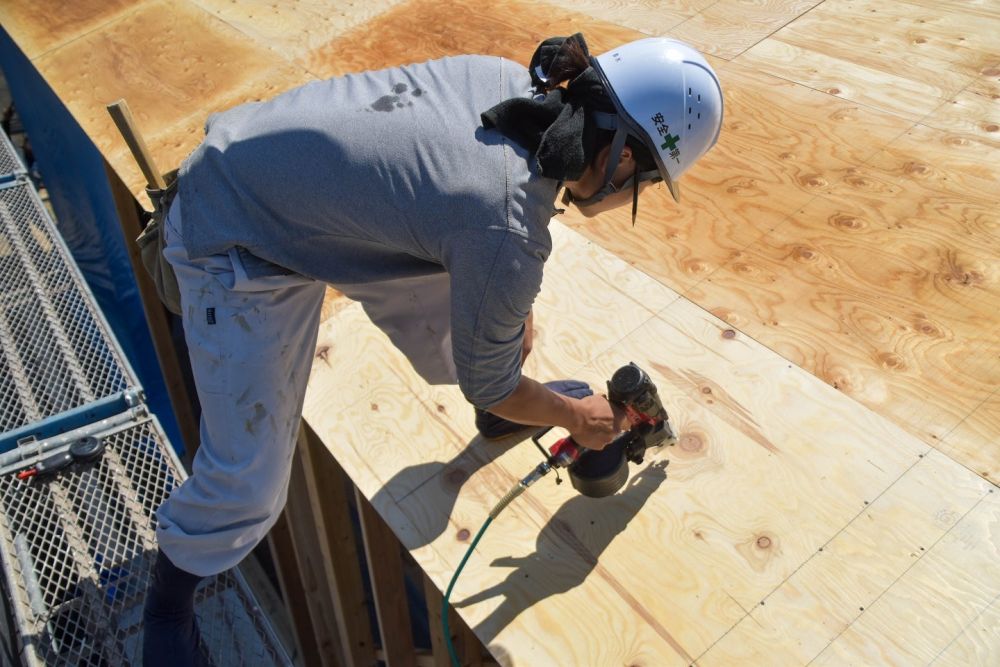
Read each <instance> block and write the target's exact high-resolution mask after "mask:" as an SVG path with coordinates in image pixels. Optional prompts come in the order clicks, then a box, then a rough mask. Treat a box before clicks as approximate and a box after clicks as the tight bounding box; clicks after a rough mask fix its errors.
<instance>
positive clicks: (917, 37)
mask: <svg viewBox="0 0 1000 667" xmlns="http://www.w3.org/2000/svg"><path fill="white" fill-rule="evenodd" d="M994 22H995V20H994V19H990V18H986V17H982V16H976V15H971V14H963V13H961V12H958V11H954V10H947V9H931V8H926V7H920V6H915V5H908V4H907V3H896V2H893V3H883V2H873V1H872V0H827V1H826V2H824V3H823V4H822V5H820V6H819V7H817V8H816V9H815V10H814V11H812V12H810V13H808V14H806V15H805V16H803V17H802V18H800V19H798V20H796V21H794V22H792V23H791V24H789V25H788V26H786V27H785V28H783V29H781V30H780V31H778V32H776V33H775V34H774V35H773V36H772V37H770V38H768V39H766V40H764V41H763V42H761V43H760V44H758V45H756V46H754V47H753V48H751V49H750V50H749V51H747V52H746V53H745V54H743V55H742V56H740V57H739V60H740V61H741V62H743V63H744V64H747V65H749V66H752V67H755V68H758V69H760V70H762V71H766V72H769V73H772V74H775V75H777V76H782V77H785V78H788V79H791V80H793V81H797V82H799V83H803V84H805V85H808V86H810V87H812V88H815V89H817V90H823V91H826V92H829V93H830V94H833V95H837V96H839V97H843V98H845V99H850V100H854V101H857V102H860V103H862V104H865V105H868V106H872V107H874V108H877V109H883V110H886V111H892V112H894V113H897V114H900V115H904V116H906V117H909V118H912V119H913V120H919V119H920V118H922V117H923V116H926V115H927V114H929V113H931V112H932V111H934V110H935V109H936V108H937V107H938V106H940V105H941V104H942V103H944V102H946V101H948V100H950V99H952V98H953V97H954V96H955V95H957V94H958V93H959V92H960V91H961V90H962V89H964V88H965V87H966V86H968V85H969V84H970V83H972V81H973V80H974V79H975V78H976V77H977V76H978V75H980V74H981V72H982V71H984V70H987V69H989V68H992V67H994V66H995V65H996V52H995V45H994V44H992V42H991V38H990V35H993V34H996V32H997V29H1000V25H996V26H995V25H993V23H994Z"/></svg>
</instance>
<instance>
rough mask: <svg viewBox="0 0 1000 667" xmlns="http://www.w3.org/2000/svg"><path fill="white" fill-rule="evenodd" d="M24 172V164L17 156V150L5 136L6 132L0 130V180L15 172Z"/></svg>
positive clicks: (11, 175)
mask: <svg viewBox="0 0 1000 667" xmlns="http://www.w3.org/2000/svg"><path fill="white" fill-rule="evenodd" d="M23 173H25V168H24V165H22V164H21V160H19V159H18V157H17V151H15V150H14V146H13V145H12V144H11V143H10V139H9V138H7V134H6V133H4V132H0V180H7V179H8V178H10V177H13V176H14V175H15V174H23Z"/></svg>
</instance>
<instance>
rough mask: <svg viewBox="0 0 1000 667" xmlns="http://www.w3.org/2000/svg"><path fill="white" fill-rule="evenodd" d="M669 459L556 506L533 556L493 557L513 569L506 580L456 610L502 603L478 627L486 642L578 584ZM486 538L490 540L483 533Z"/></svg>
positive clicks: (646, 497)
mask: <svg viewBox="0 0 1000 667" xmlns="http://www.w3.org/2000/svg"><path fill="white" fill-rule="evenodd" d="M667 463H668V461H667V460H662V461H656V462H653V463H651V464H649V465H647V466H646V467H645V468H643V469H642V470H640V471H639V473H638V474H636V475H635V476H634V477H632V479H630V480H629V482H628V483H627V484H626V485H625V486H624V487H623V488H622V490H621V491H619V492H618V493H617V494H615V495H614V496H609V497H607V498H588V497H586V496H576V497H574V498H572V499H571V500H569V501H568V502H566V503H565V504H564V505H563V506H562V507H560V508H559V509H558V510H557V511H556V513H555V514H554V515H553V516H552V518H551V519H550V520H549V522H548V523H547V524H546V525H545V527H544V528H543V529H542V532H541V533H539V535H538V538H537V540H536V542H535V551H534V553H531V554H528V555H526V556H517V557H515V556H506V557H503V558H497V559H495V560H494V561H493V562H492V563H491V565H492V566H493V567H510V568H514V569H513V570H511V572H510V573H509V574H508V575H507V578H506V579H505V580H504V581H502V582H500V583H498V584H496V585H494V586H491V587H490V588H487V589H486V590H483V591H480V592H479V593H476V594H475V595H471V596H469V597H467V598H465V599H464V600H460V601H457V602H453V603H452V605H453V606H454V607H467V606H469V605H473V604H477V603H479V602H483V601H485V600H489V599H490V598H494V597H497V596H502V597H503V601H502V602H501V603H500V605H499V606H498V607H497V608H496V609H494V610H493V612H492V613H491V614H490V615H489V616H487V617H486V618H485V619H484V620H483V621H482V622H481V623H479V624H478V625H477V626H476V628H475V632H476V634H477V635H478V636H479V637H480V639H482V640H483V641H484V642H486V643H488V642H489V641H490V640H492V639H493V638H494V637H496V636H497V635H498V634H499V633H500V631H501V630H503V629H504V628H505V627H507V625H508V624H509V623H510V622H511V621H512V620H514V618H516V617H517V616H518V614H520V613H521V612H523V611H524V610H525V609H528V608H529V607H531V606H532V605H534V604H537V603H538V602H541V601H542V600H544V599H546V598H548V597H551V596H553V595H559V594H561V593H565V592H566V591H569V590H572V589H573V588H576V587H577V586H579V585H580V584H582V583H583V582H584V581H585V580H586V579H587V577H588V576H590V573H591V572H593V571H594V568H596V567H597V563H598V560H599V559H600V557H601V554H602V553H604V550H605V549H607V548H608V545H610V544H611V542H612V541H613V540H614V539H615V537H616V536H618V535H619V534H620V533H622V532H623V531H624V530H625V528H626V526H628V524H629V522H630V521H631V520H632V519H633V518H634V517H635V516H636V514H638V512H639V510H640V509H641V508H642V506H643V505H645V504H646V501H647V500H649V498H650V496H652V495H653V493H655V492H656V490H657V489H658V488H659V487H660V485H661V484H662V483H663V482H664V481H665V480H666V479H667V471H666V467H667ZM484 539H486V540H488V539H489V533H487V535H486V537H485V538H484Z"/></svg>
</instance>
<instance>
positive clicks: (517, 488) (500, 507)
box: [441, 462, 552, 667]
mask: <svg viewBox="0 0 1000 667" xmlns="http://www.w3.org/2000/svg"><path fill="white" fill-rule="evenodd" d="M550 470H552V466H550V465H549V464H548V463H547V462H546V463H540V464H538V467H537V468H535V469H534V470H533V471H532V473H531V474H530V475H528V476H527V477H525V478H524V479H522V480H521V481H520V482H518V483H517V484H515V485H514V486H513V487H512V488H511V490H510V491H508V492H507V494H506V495H505V496H504V497H503V498H501V499H500V501H499V502H498V503H497V504H496V505H494V506H493V509H491V510H490V515H489V516H488V517H486V522H485V523H483V526H482V528H480V529H479V532H478V533H476V536H475V537H474V538H472V542H471V543H470V544H469V548H468V549H467V550H466V552H465V555H464V556H463V557H462V562H460V563H459V564H458V569H457V570H455V574H453V575H452V576H451V582H449V584H448V590H447V591H445V594H444V602H442V604H441V627H442V628H444V640H445V642H446V643H447V644H448V655H450V656H451V664H452V667H462V663H461V662H459V660H458V655H457V654H456V653H455V646H454V644H452V641H451V629H450V627H449V625H448V609H449V603H448V600H450V599H451V591H452V589H453V588H455V582H456V581H458V575H460V574H462V569H463V568H464V567H465V563H466V562H468V560H469V556H471V555H472V552H473V551H475V549H476V545H477V544H479V540H480V538H482V536H483V533H485V532H486V529H487V528H489V526H490V524H491V523H493V519H495V518H497V516H498V515H499V514H500V512H502V511H504V508H506V507H507V505H510V504H511V503H512V502H514V499H515V498H517V497H518V496H519V495H521V494H522V493H524V490H525V489H527V488H528V487H529V486H531V485H532V484H534V483H535V481H536V480H538V479H539V478H541V477H543V476H544V475H545V474H546V473H548V472H549V471H550Z"/></svg>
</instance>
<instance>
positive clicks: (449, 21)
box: [306, 0, 645, 77]
mask: <svg viewBox="0 0 1000 667" xmlns="http://www.w3.org/2000/svg"><path fill="white" fill-rule="evenodd" d="M414 26H420V29H419V30H417V29H414ZM569 32H583V33H584V35H585V36H586V38H587V44H588V45H589V46H590V50H591V52H592V53H594V54H597V53H602V52H603V51H606V50H608V49H610V48H612V47H614V46H617V45H619V44H623V43H625V42H629V41H632V40H634V39H639V38H642V37H644V36H645V35H643V34H642V33H639V32H636V31H635V30H630V29H628V28H625V27H622V26H618V25H615V24H613V23H608V22H606V21H600V20H598V19H595V18H592V17H590V16H587V15H586V14H582V13H579V12H574V11H570V10H568V9H563V8H558V7H553V6H549V5H544V4H542V3H536V2H522V1H519V0H503V1H502V2H491V3H487V4H484V3H482V2H477V1H476V0H411V2H407V3H406V4H404V5H399V6H397V7H395V8H393V9H391V10H389V11H387V12H385V13H383V14H381V15H379V16H377V17H376V18H374V19H373V20H371V21H369V22H367V23H366V24H365V25H363V26H360V27H358V28H355V29H354V30H352V31H350V32H348V33H347V34H345V35H343V36H342V37H340V38H338V39H335V40H333V41H332V42H330V43H328V44H327V45H324V46H322V47H320V48H318V49H315V50H314V51H313V52H312V53H310V55H309V56H308V58H307V60H306V66H307V68H308V69H309V71H310V72H313V73H314V74H316V75H317V76H320V77H326V76H336V75H340V74H344V73H347V72H359V71H363V70H369V69H380V68H383V67H393V66H396V65H404V64H407V63H413V62H422V61H425V60H431V59H434V58H441V57H444V56H449V55H458V54H463V53H476V54H479V53H482V54H490V55H498V56H503V57H505V58H510V59H512V60H516V61H518V62H520V63H522V64H525V65H527V63H528V61H529V60H530V59H531V54H532V53H534V51H535V48H536V47H537V46H538V44H539V42H541V41H542V40H543V39H547V38H549V37H554V36H558V35H566V34H567V33H569Z"/></svg>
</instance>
